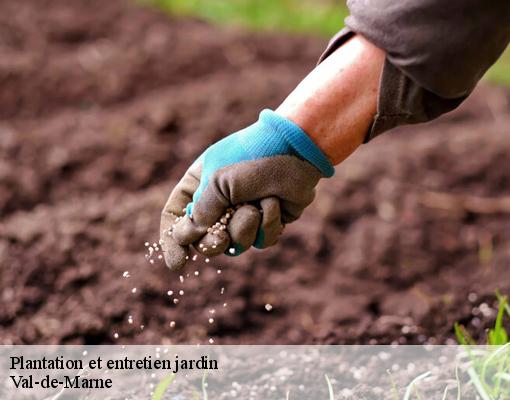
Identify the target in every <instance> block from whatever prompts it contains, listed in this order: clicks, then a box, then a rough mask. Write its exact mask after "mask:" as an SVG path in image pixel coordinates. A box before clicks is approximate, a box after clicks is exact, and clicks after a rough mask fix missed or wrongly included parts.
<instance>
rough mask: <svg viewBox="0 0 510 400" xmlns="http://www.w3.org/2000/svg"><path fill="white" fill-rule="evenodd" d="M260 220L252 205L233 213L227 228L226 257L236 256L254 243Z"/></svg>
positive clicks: (258, 212)
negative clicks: (228, 243) (228, 245)
mask: <svg viewBox="0 0 510 400" xmlns="http://www.w3.org/2000/svg"><path fill="white" fill-rule="evenodd" d="M260 220H261V215H260V211H259V210H258V209H257V208H256V207H254V206H252V205H245V206H242V207H239V208H238V209H237V210H236V211H235V213H234V215H233V216H232V219H231V220H230V222H229V224H228V226H227V230H228V233H229V234H230V239H231V244H230V248H229V250H228V252H227V253H226V254H227V255H230V256H238V255H239V254H241V253H243V252H244V251H246V250H247V249H249V248H250V246H251V245H253V243H255V239H256V238H257V231H258V229H259V225H260ZM232 249H233V250H232Z"/></svg>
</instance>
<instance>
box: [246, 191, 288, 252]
mask: <svg viewBox="0 0 510 400" xmlns="http://www.w3.org/2000/svg"><path fill="white" fill-rule="evenodd" d="M260 207H261V208H262V223H261V224H260V227H259V230H258V232H257V238H256V240H255V243H254V244H253V247H256V248H257V249H264V248H266V247H269V246H273V245H274V244H276V242H277V241H278V238H279V237H280V235H281V233H282V231H283V225H282V220H281V211H280V200H278V199H277V198H276V197H267V198H265V199H262V200H261V201H260Z"/></svg>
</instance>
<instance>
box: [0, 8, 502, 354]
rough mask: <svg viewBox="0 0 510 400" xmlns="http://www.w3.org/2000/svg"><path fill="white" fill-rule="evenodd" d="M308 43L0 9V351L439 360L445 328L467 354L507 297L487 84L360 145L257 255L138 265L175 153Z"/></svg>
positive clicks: (210, 129)
mask: <svg viewBox="0 0 510 400" xmlns="http://www.w3.org/2000/svg"><path fill="white" fill-rule="evenodd" d="M324 46H325V40H324V39H321V38H317V37H311V36H303V35H295V34H294V35H291V34H276V33H260V32H259V33H251V32H248V31H247V30H242V29H240V28H226V27H218V26H213V25H210V24H209V23H206V22H203V21H200V20H197V19H193V18H189V17H188V18H182V17H172V16H168V15H165V14H162V13H160V12H158V11H155V10H152V9H149V8H146V7H141V6H137V5H134V4H133V3H129V2H127V1H121V0H110V1H107V2H105V1H101V0H76V1H73V2H70V1H68V0H25V1H23V2H19V1H15V0H2V1H1V2H0V300H1V301H0V343H2V344H8V343H31V344H40V343H87V344H99V343H101V344H104V343H112V342H114V341H115V338H114V334H115V333H118V334H119V338H118V339H117V341H118V342H120V343H170V342H172V343H177V342H178V343H196V342H206V341H207V339H208V338H209V337H212V338H214V340H215V342H216V343H243V344H248V343H269V344H270V343H289V344H290V343H293V344H294V343H297V344H301V343H392V342H399V343H423V342H429V343H449V342H451V340H452V338H453V329H452V326H453V323H454V322H455V321H459V322H461V323H464V324H466V326H467V328H468V330H469V331H470V332H472V333H473V334H474V336H475V337H477V338H478V337H483V336H484V335H485V328H486V327H487V326H488V325H489V324H490V323H491V322H492V321H493V320H494V317H495V314H494V310H493V308H492V306H493V302H494V292H495V290H496V289H500V290H501V292H502V293H509V292H510V273H509V272H508V271H509V261H510V205H509V202H510V201H509V198H510V157H509V154H510V135H509V134H510V132H509V131H510V128H509V127H510V92H509V91H508V90H507V89H504V88H498V87H494V86H493V87H491V86H487V85H481V86H480V87H479V89H478V90H477V91H476V92H475V93H474V94H473V95H472V96H471V98H470V99H469V100H468V101H467V102H466V103H465V104H464V105H463V106H462V107H461V108H460V109H458V110H456V111H455V112H453V113H451V114H449V115H447V116H445V117H443V118H441V119H440V120H438V121H436V122H434V123H430V124H426V125H421V126H417V127H413V128H401V129H399V130H396V131H395V132H392V133H389V134H386V135H383V136H382V137H380V138H378V139H376V140H374V141H373V142H371V143H370V144H369V145H366V146H363V148H361V149H360V151H358V152H357V153H356V154H355V155H353V156H352V157H351V158H350V159H349V160H347V162H345V163H343V164H342V165H341V166H339V167H338V168H337V174H336V176H335V177H334V178H333V179H331V180H328V181H325V182H322V184H321V185H320V187H319V190H318V195H317V198H316V201H315V202H314V203H313V205H312V206H311V207H310V208H309V209H308V210H307V211H306V213H305V215H304V216H303V218H302V219H301V220H300V221H298V222H296V223H294V224H292V225H290V226H288V227H287V230H286V232H285V233H284V235H283V237H282V238H281V241H280V244H279V245H278V246H276V247H274V248H272V249H270V250H268V251H263V252H261V251H256V250H252V251H250V252H249V253H245V254H244V255H242V256H241V257H238V258H229V257H226V256H224V257H220V258H218V259H214V260H212V261H211V262H210V263H209V264H206V263H205V262H204V260H203V259H200V260H197V261H196V262H194V263H190V264H191V265H189V266H188V268H187V270H186V271H185V272H184V275H186V273H189V274H190V277H189V278H186V279H185V282H184V284H181V283H180V282H179V279H178V275H176V274H173V273H170V272H169V271H168V270H167V269H166V268H165V267H164V266H163V265H162V264H161V263H156V264H154V265H151V264H149V263H148V262H147V260H145V258H144V252H145V248H144V242H146V241H150V242H151V243H152V242H155V241H157V240H158V237H157V235H158V229H159V214H160V211H161V208H162V206H163V204H164V202H165V200H166V197H167V196H168V194H169V192H170V190H171V189H172V187H173V186H174V184H175V183H176V180H177V179H179V178H180V176H181V175H182V174H183V172H184V171H185V170H186V168H187V167H188V166H189V164H190V163H191V162H192V161H193V160H194V158H195V157H196V156H198V155H199V154H200V153H201V151H203V150H204V149H205V148H206V146H207V145H209V144H211V143H213V142H214V141H216V140H218V139H219V138H221V137H223V136H225V135H226V134H228V133H230V132H233V131H235V130H238V129H240V128H242V127H244V126H245V125H247V124H249V123H251V122H253V121H254V120H255V119H256V117H257V114H258V112H259V111H260V110H261V109H263V108H265V107H275V106H277V105H278V104H279V102H280V101H281V100H283V98H284V97H285V96H286V94H288V93H289V91H290V90H291V89H292V88H293V87H294V85H295V84H296V83H297V82H299V80H300V79H301V78H302V77H303V76H304V75H305V74H306V73H307V71H309V70H310V69H311V68H312V67H313V66H314V64H315V62H316V60H317V57H318V56H319V54H320V53H321V51H322V50H323V48H324ZM218 268H221V270H222V273H221V274H218V273H217V269H218ZM196 270H198V271H200V275H199V276H198V277H196V276H195V275H194V271H196ZM124 271H129V273H130V277H129V278H123V277H122V274H123V272H124ZM222 287H224V288H225V293H224V294H221V288H222ZM133 288H136V289H137V290H136V293H132V289H133ZM181 288H183V289H184V291H185V295H184V296H182V298H181V301H180V303H179V304H177V305H175V304H173V302H172V298H171V297H169V296H168V295H167V294H166V293H167V291H168V290H174V291H177V290H179V289H181ZM224 302H227V306H226V307H223V303H224ZM268 303H269V304H271V305H272V306H273V309H272V310H271V311H267V310H266V309H265V305H266V304H268ZM213 308H214V309H215V310H216V313H215V323H214V324H209V323H208V318H209V317H210V310H211V309H213ZM129 316H132V318H133V323H132V324H130V323H128V317H129ZM170 321H176V327H175V328H171V327H170V326H169V323H170ZM141 325H143V329H142V327H141Z"/></svg>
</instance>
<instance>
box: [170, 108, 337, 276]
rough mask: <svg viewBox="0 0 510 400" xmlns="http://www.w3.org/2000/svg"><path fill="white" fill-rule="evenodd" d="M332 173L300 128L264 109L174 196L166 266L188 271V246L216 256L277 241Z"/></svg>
mask: <svg viewBox="0 0 510 400" xmlns="http://www.w3.org/2000/svg"><path fill="white" fill-rule="evenodd" d="M333 174H334V168H333V166H332V165H331V163H330V162H329V160H328V159H327V158H326V156H325V155H324V154H323V153H322V151H321V150H320V149H319V148H318V147H317V146H316V145H315V144H314V143H313V142H312V140H311V139H310V138H309V137H308V136H307V135H306V133H305V132H304V131H303V130H302V129H301V128H300V127H299V126H297V125H296V124H294V123H293V122H291V121H289V120H288V119H286V118H284V117H282V116H280V115H278V114H276V113H275V112H273V111H271V110H264V111H262V112H261V113H260V116H259V120H258V121H257V122H256V123H255V124H253V125H251V126H249V127H247V128H245V129H243V130H241V131H239V132H236V133H234V134H232V135H230V136H228V137H226V138H224V139H222V140H221V141H219V142H217V143H215V144H214V145H212V146H211V147H209V148H208V149H207V150H206V151H205V152H204V153H203V154H202V155H201V156H200V157H199V158H198V159H197V160H196V161H195V162H194V163H193V164H192V165H191V167H190V168H189V169H188V170H187V172H186V173H185V175H184V177H183V178H182V179H181V181H180V182H179V183H178V184H177V186H176V187H175V189H174V190H173V191H172V193H171V195H170V198H169V199H168V201H167V203H166V205H165V207H164V209H163V213H162V219H161V234H162V236H161V237H162V240H163V242H164V244H163V250H164V252H165V261H166V263H167V265H168V266H169V267H170V268H171V269H178V268H180V267H181V266H183V265H184V264H185V262H186V261H185V260H186V256H187V255H188V253H187V251H188V246H189V245H193V246H194V247H195V248H196V249H197V250H198V251H199V252H200V253H202V254H205V255H208V256H214V255H218V254H220V253H222V252H225V250H226V249H227V247H228V251H226V252H225V254H227V255H239V254H241V253H242V252H243V251H245V250H247V249H248V248H249V247H250V246H254V247H256V248H260V249H261V248H265V247H268V246H271V245H273V244H275V243H276V241H277V240H278V237H279V235H280V233H281V232H282V230H283V226H284V225H285V224H288V223H290V222H292V221H294V220H296V219H297V218H298V217H299V216H300V215H301V213H302V212H303V210H304V209H305V207H307V206H308V205H309V204H310V203H311V202H312V200H313V198H314V195H315V186H316V185H317V182H318V181H319V179H320V178H321V177H331V176H333ZM233 207H237V208H236V209H235V210H232V209H231V208H233ZM228 209H230V210H228ZM227 210H228V211H227ZM261 211H262V212H261ZM229 217H230V218H229ZM218 221H219V222H218Z"/></svg>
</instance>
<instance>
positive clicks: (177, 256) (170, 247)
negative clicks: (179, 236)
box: [160, 212, 189, 271]
mask: <svg viewBox="0 0 510 400" xmlns="http://www.w3.org/2000/svg"><path fill="white" fill-rule="evenodd" d="M176 218H177V216H176V215H174V214H172V213H169V212H163V213H162V214H161V224H160V238H161V241H160V243H161V249H162V250H163V255H164V258H165V263H166V265H167V266H168V268H170V270H172V271H176V270H179V269H181V268H182V267H183V266H184V264H186V260H187V259H188V253H189V252H188V247H187V246H180V245H179V244H178V243H177V242H176V241H175V240H174V238H173V237H172V225H173V224H175V220H176Z"/></svg>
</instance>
